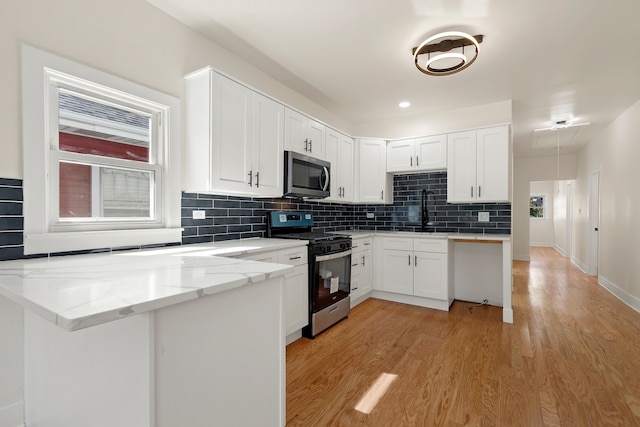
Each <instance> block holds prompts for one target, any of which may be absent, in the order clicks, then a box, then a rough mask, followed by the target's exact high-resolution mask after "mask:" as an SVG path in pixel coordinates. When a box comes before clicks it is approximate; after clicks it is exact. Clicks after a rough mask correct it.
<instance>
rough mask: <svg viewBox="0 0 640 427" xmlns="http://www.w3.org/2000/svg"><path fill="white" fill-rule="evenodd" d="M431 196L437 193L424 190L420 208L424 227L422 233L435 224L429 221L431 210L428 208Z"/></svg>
mask: <svg viewBox="0 0 640 427" xmlns="http://www.w3.org/2000/svg"><path fill="white" fill-rule="evenodd" d="M429 194H435V193H434V192H433V191H427V190H426V189H424V188H423V189H422V203H421V206H420V216H421V218H422V227H421V230H422V231H425V230H426V229H427V226H428V225H433V223H431V222H430V221H429V209H428V207H427V201H428V200H429Z"/></svg>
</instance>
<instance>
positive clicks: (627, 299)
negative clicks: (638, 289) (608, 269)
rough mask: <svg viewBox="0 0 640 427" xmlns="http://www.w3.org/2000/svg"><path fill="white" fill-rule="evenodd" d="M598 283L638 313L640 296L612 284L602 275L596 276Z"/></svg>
mask: <svg viewBox="0 0 640 427" xmlns="http://www.w3.org/2000/svg"><path fill="white" fill-rule="evenodd" d="M598 284H599V285H600V286H602V287H603V288H605V289H606V290H607V291H609V292H610V293H611V294H612V295H613V296H614V297H616V298H618V299H619V300H620V301H622V302H623V303H625V304H626V305H628V306H629V307H631V308H632V309H634V310H635V311H637V312H638V313H640V298H637V297H635V296H634V295H631V294H630V293H629V292H627V291H625V290H624V289H622V288H620V287H619V286H617V285H614V284H613V283H612V282H611V281H609V280H607V279H606V278H604V277H602V276H598Z"/></svg>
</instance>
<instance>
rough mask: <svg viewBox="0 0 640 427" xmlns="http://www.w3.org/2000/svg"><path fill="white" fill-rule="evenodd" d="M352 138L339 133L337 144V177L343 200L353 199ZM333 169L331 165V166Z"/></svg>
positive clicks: (350, 200)
mask: <svg viewBox="0 0 640 427" xmlns="http://www.w3.org/2000/svg"><path fill="white" fill-rule="evenodd" d="M353 153H354V143H353V139H351V138H349V137H348V136H346V135H340V143H339V144H338V179H339V180H340V182H339V184H340V187H342V197H341V198H340V200H341V201H343V202H345V201H346V202H352V201H353V166H354V162H353ZM332 170H333V167H332Z"/></svg>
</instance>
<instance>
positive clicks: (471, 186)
mask: <svg viewBox="0 0 640 427" xmlns="http://www.w3.org/2000/svg"><path fill="white" fill-rule="evenodd" d="M471 197H473V185H472V186H471Z"/></svg>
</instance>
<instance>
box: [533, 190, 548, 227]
mask: <svg viewBox="0 0 640 427" xmlns="http://www.w3.org/2000/svg"><path fill="white" fill-rule="evenodd" d="M534 197H541V198H542V216H541V217H536V216H531V210H529V219H530V220H533V221H545V220H547V219H548V216H547V206H548V198H549V195H548V194H546V193H531V194H529V209H531V199H533V198H534Z"/></svg>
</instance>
